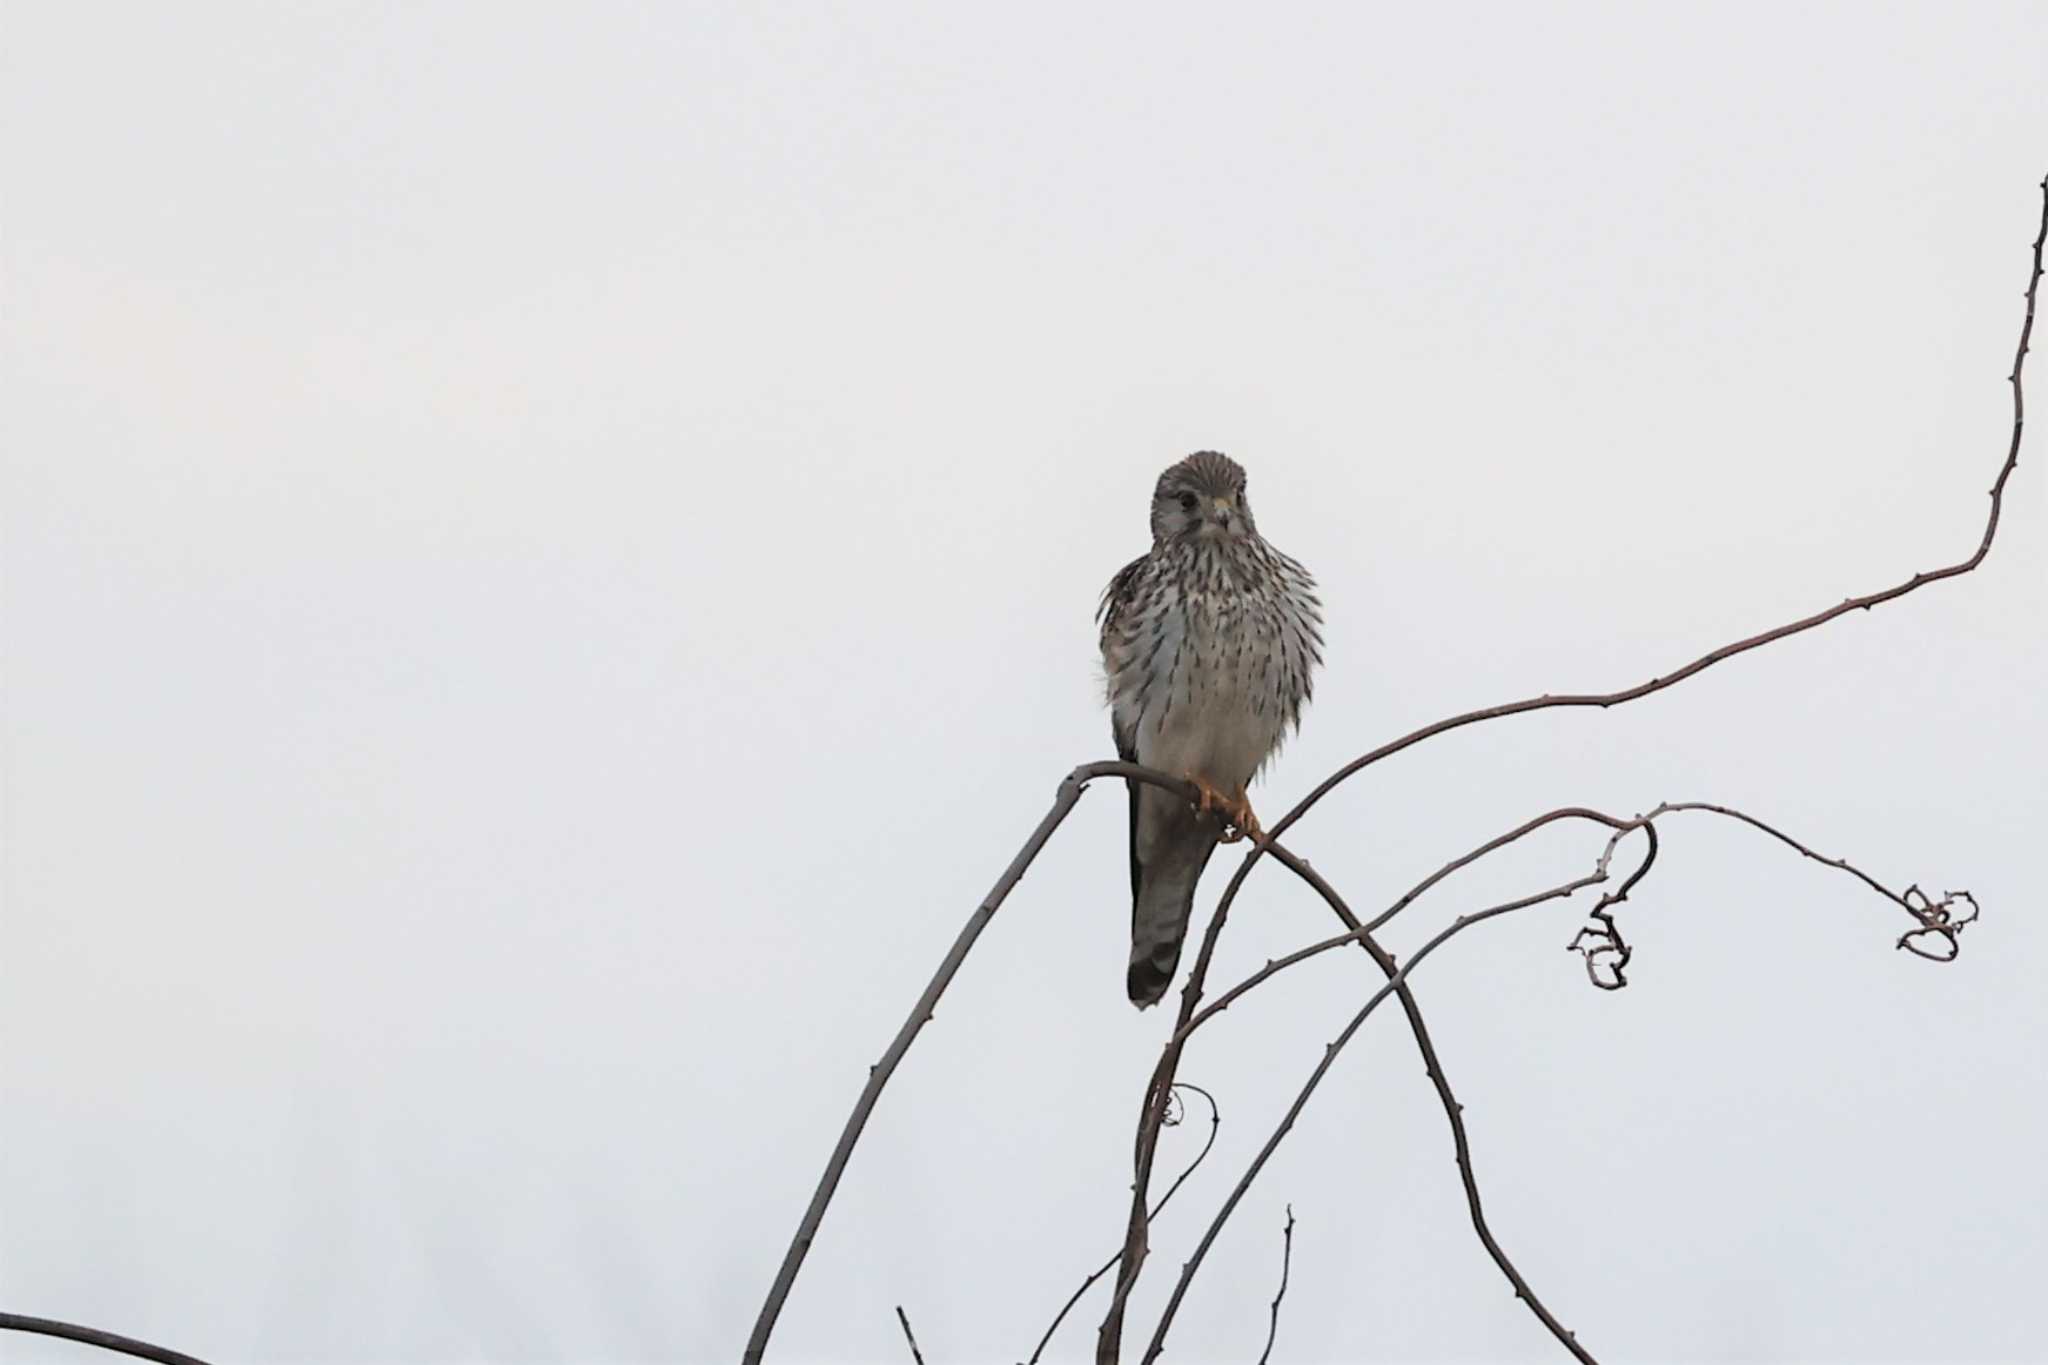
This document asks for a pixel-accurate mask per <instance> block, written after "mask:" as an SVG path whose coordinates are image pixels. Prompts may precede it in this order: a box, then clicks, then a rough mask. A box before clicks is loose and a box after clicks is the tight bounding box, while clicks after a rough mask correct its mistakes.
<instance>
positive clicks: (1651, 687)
mask: <svg viewBox="0 0 2048 1365" xmlns="http://www.w3.org/2000/svg"><path fill="white" fill-rule="evenodd" d="M2041 191H2042V205H2041V222H2040V228H2039V230H2038V231H2037V232H2036V234H2035V236H2034V241H2033V244H2032V259H2031V263H2030V267H2029V273H2028V276H2027V288H2026V294H2025V298H2026V309H2025V314H2024V317H2023V318H2022V320H2021V324H2020V335H2019V343H2018V345H2017V347H2016V348H2015V351H2014V354H2013V367H2012V372H2011V374H2010V375H2008V376H2007V379H2008V382H2010V383H2011V385H2012V389H2013V420H2012V435H2011V439H2010V442H2009V443H2008V446H2007V450H2006V456H2005V460H2004V463H2003V464H2001V465H2000V466H1999V470H1998V474H1997V476H1996V478H1995V479H1994V480H1993V481H1992V485H1991V488H1990V492H1989V496H1990V499H1991V506H1990V508H1989V510H1988V512H1987V514H1986V517H1985V522H1984V530H1983V533H1982V535H1981V536H1980V537H1979V540H1978V543H1977V546H1976V549H1975V550H1974V551H1973V552H1972V553H1971V554H1970V555H1969V556H1968V557H1967V558H1964V559H1962V560H1959V561H1957V562H1956V563H1954V564H1950V565H1946V566H1943V567H1940V568H1937V569H1932V570H1927V571H1924V572H1920V573H1916V574H1914V575H1913V576H1912V577H1911V578H1909V579H1906V580H1905V581H1903V582H1901V583H1897V584H1894V585H1893V586H1891V587H1889V588H1885V589H1882V590H1880V591H1877V592H1873V593H1869V594H1866V595H1865V596H1862V597H1850V598H1846V599H1844V600H1843V601H1842V602H1840V603H1838V604H1837V605H1835V606H1832V607H1827V608H1824V609H1822V610H1820V611H1816V612H1814V613H1812V614H1811V615H1808V616H1803V617H1800V618H1798V619H1796V620H1793V621H1790V622H1787V623H1786V624H1784V625H1781V626H1776V627H1773V628H1772V629H1769V630H1765V631H1760V632H1758V633H1757V634H1755V635H1749V636H1745V637H1743V638H1742V639H1739V640H1735V641H1732V642H1730V643H1728V644H1725V645H1722V646H1720V647H1718V648H1716V649H1712V650H1709V651H1708V652H1707V653H1705V654H1702V655H1700V656H1699V657H1698V658H1695V659H1693V660H1692V661H1690V662H1689V663H1686V664H1684V665H1682V666H1681V667H1679V668H1677V669H1675V670H1673V671H1671V672H1669V673H1665V674H1660V675H1658V676H1657V677H1653V678H1651V679H1649V680H1648V681H1647V682H1642V683H1638V684H1636V685H1635V686H1633V687H1626V688H1621V689H1619V690H1617V691H1613V692H1601V693H1568V694H1561V695H1558V694H1551V693H1545V694H1543V695H1541V696H1537V697H1528V698H1524V699H1523V700H1521V701H1514V702H1507V703H1504V704H1501V705H1498V706H1489V707H1482V708H1480V709H1478V710H1473V711H1466V712H1462V713H1460V714H1458V715H1455V716H1450V717H1447V718H1445V719H1443V720H1439V721H1435V722H1433V723H1431V724H1429V725H1425V726H1422V727H1421V728H1419V729H1416V730H1412V731H1410V732H1409V733H1407V734H1405V735H1403V736H1401V737H1400V738H1398V739H1394V740H1390V741H1389V742H1387V743H1385V744H1383V745H1381V746H1380V747H1378V748H1376V749H1373V750H1370V751H1369V752H1367V753H1364V754H1361V755H1360V756H1359V757H1357V758H1355V759H1353V760H1352V761H1351V762H1349V763H1347V764H1345V765H1344V766H1343V767H1342V768H1339V769H1338V770H1337V771H1336V772H1334V773H1332V774H1331V775H1330V776H1329V777H1327V778H1325V779H1324V780H1323V781H1322V782H1321V783H1319V784H1318V785H1317V786H1316V787H1315V788H1314V789H1313V790H1312V791H1310V792H1309V794H1308V795H1307V796H1304V797H1303V798H1302V799H1301V800H1300V801H1299V802H1297V803H1296V804H1295V805H1294V807H1293V809H1291V810H1289V811H1288V812H1287V813H1286V814H1285V815H1284V816H1282V817H1281V818H1280V820H1279V821H1278V822H1277V823H1275V824H1274V825H1273V827H1272V829H1271V830H1270V831H1269V832H1268V834H1267V836H1266V837H1264V838H1262V839H1259V840H1257V841H1255V842H1254V843H1253V846H1252V847H1251V849H1250V850H1249V851H1248V852H1247V853H1246V854H1245V856H1244V858H1243V860H1241V861H1240V862H1239V864H1238V866H1237V869H1236V871H1235V872H1233V873H1232V874H1231V878H1230V882H1229V883H1228V885H1226V886H1225V887H1224V890H1223V895H1222V897H1221V898H1220V899H1219V900H1218V902H1217V906H1216V911H1215V913H1214V914H1213V915H1212V916H1211V917H1210V921H1209V927H1208V930H1207V932H1206V933H1205V934H1204V936H1203V939H1202V946H1201V950H1200V952H1199V953H1198V954H1197V956H1196V959H1195V965H1194V967H1193V969H1192V970H1191V971H1190V972H1189V975H1188V981H1187V984H1186V985H1185V986H1184V987H1183V988H1182V991H1181V1009H1180V1012H1179V1016H1178V1018H1177V1020H1176V1023H1175V1031H1176V1033H1178V1032H1179V1030H1180V1029H1182V1028H1184V1027H1186V1025H1187V1023H1188V1021H1189V1020H1190V1018H1191V1017H1192V1016H1193V1014H1194V1009H1195V1005H1196V1003H1197V1002H1198V1001H1199V1000H1200V998H1201V992H1202V988H1203V985H1204V983H1205V981H1206V979H1207V974H1208V966H1209V963H1210V961H1211V959H1212V958H1213V956H1214V953H1215V945H1216V941H1217V939H1218V938H1219V937H1220V936H1221V934H1222V929H1223V925H1224V923H1225V922H1226V921H1227V919H1228V917H1229V913H1230V907H1231V905H1232V904H1233V903H1235V901H1236V899H1237V895H1238V892H1239V890H1240V889H1242V887H1243V885H1244V882H1245V878H1246V877H1248V876H1249V875H1250V873H1251V870H1252V868H1253V867H1254V866H1255V865H1256V864H1257V863H1258V861H1259V859H1260V858H1261V857H1262V856H1263V855H1264V854H1265V853H1267V852H1268V851H1270V850H1271V849H1272V848H1274V847H1275V842H1274V841H1276V840H1277V839H1278V837H1279V836H1280V835H1282V834H1284V833H1286V832H1287V831H1288V830H1289V829H1290V828H1292V827H1293V826H1294V824H1295V822H1297V821H1298V820H1300V819H1301V818H1302V817H1303V816H1304V815H1306V814H1307V813H1308V812H1309V810H1310V809H1311V808H1313V807H1314V806H1315V804H1316V803H1317V802H1318V801H1321V800H1322V799H1323V797H1325V796H1327V795H1329V793H1330V792H1332V791H1334V790H1335V789H1336V788H1337V787H1338V786H1339V785H1340V784H1342V783H1343V782H1345V781H1346V780H1348V779H1349V778H1351V777H1352V776H1353V775H1355V774H1357V773H1359V772H1362V771H1363V770H1364V769H1366V768H1368V767H1370V766H1372V765H1373V764H1375V763H1378V762H1379V761H1380V760H1382V759H1384V758H1389V757H1391V756H1393V755H1394V754H1397V753H1400V752H1401V751H1402V750H1404V749H1408V748H1411V747H1413V746H1414V745H1416V744H1420V743H1421V742H1423V741H1424V740H1427V739H1430V738H1433V737H1435V736H1437V735H1440V734H1444V733H1447V732H1449V731H1451V730H1456V729H1461V728H1463V727H1464V726H1467V725H1474V724H1478V723H1479V722H1481V721H1488V720H1497V719H1500V718H1503V717H1506V716H1511V715H1519V714H1521V713H1523V712H1528V711H1541V710H1548V709H1551V708H1554V707H1590V706H1597V707H1599V708H1601V709H1602V710H1605V709H1607V708H1608V707H1611V706H1617V705H1621V704H1623V703H1625V702H1630V701H1635V700H1637V699H1639V698H1642V697H1646V696H1649V695H1650V694H1652V693H1654V692H1661V691H1663V690H1664V689H1666V688H1668V687H1672V686H1675V685H1676V684H1678V683H1680V682H1683V681H1684V680H1685V679H1687V678H1690V677H1692V676H1693V675H1694V674H1697V673H1701V672H1704V671H1705V670H1706V669H1708V668H1711V667H1713V666H1714V665H1715V664H1717V663H1720V662H1722V661H1723V660H1726V659H1730V658H1733V657H1735V656H1736V655H1738V654H1745V653H1748V652H1749V651H1750V650H1753V649H1759V648H1762V647H1763V646H1764V645H1767V644H1771V643H1773V642H1775V641H1778V640H1782V639H1786V638H1788V637H1790V636H1793V635H1798V634H1802V633H1804V632H1806V631H1809V630H1813V629H1815V628H1817V627H1819V626H1822V625H1825V624H1827V623H1828V622H1830V621H1832V620H1834V619H1835V618H1837V617H1839V616H1846V615H1848V614H1849V613H1850V612H1852V611H1856V610H1859V609H1861V610H1864V611H1868V610H1870V609H1871V608H1872V607H1875V606H1877V605H1879V604H1881V603H1884V602H1889V601H1892V600H1893V599H1895V598H1899V597H1904V596H1905V595H1906V594H1908V593H1910V592H1914V591H1916V590H1917V589H1919V588H1922V587H1925V586H1926V585H1927V584H1929V583H1934V582H1939V581H1941V580H1942V579H1947V578H1954V577H1957V576H1958V575H1961V574H1965V573H1969V572H1971V571H1972V570H1974V569H1975V568H1976V567H1977V566H1978V565H1979V564H1981V563H1982V562H1983V561H1984V558H1985V556H1986V555H1988V554H1989V553H1990V550H1991V543H1992V540H1993V538H1994V537H1995V536H1996V534H1997V531H1998V522H1999V516H2000V512H2001V510H2002V508H2003V505H2004V496H2005V485H2006V482H2007V480H2009V479H2010V478H2011V477H2012V473H2013V471H2014V470H2015V469H2016V468H2017V467H2018V465H2019V453H2020V441H2021V437H2022V435H2023V433H2024V431H2025V427H2026V399H2025V388H2024V383H2023V377H2024V373H2025V368H2026V357H2027V352H2028V349H2029V342H2030V340H2031V338H2032V336H2033V330H2034V314H2035V307H2036V301H2037V295H2038V292H2039V289H2040V283H2041V275H2042V249H2043V244H2044V242H2048V177H2043V179H2042V181H2041ZM1921 899H1922V900H1923V901H1925V900H1926V897H1925V895H1924V893H1923V894H1922V896H1921ZM1958 901H1964V902H1966V901H1967V898H1966V896H1962V895H1958V896H1955V897H1951V898H1945V899H1944V901H1942V902H1940V903H1938V904H1931V905H1929V906H1927V907H1926V908H1927V909H1928V911H1929V913H1930V914H1934V915H1939V914H1943V913H1946V912H1947V910H1948V907H1949V906H1950V905H1951V904H1952V903H1953V902H1958ZM1967 903H1968V904H1969V905H1970V906H1971V907H1972V909H1974V902H1967ZM1909 908H1910V907H1909ZM1961 922H1963V923H1967V922H1968V917H1967V916H1966V917H1964V918H1963V919H1962V921H1961ZM1609 923H1610V927H1611V921H1609ZM1924 927H1926V928H1929V929H1935V926H1934V925H1932V924H1928V925H1925V926H1924ZM1935 932H1937V933H1938V932H1939V931H1938V929H1937V930H1935ZM1946 942H1947V944H1948V947H1949V948H1950V950H1951V951H1950V953H1949V955H1950V956H1952V955H1953V951H1952V950H1953V948H1954V940H1953V937H1952V936H1949V937H1948V938H1947V939H1946ZM1899 946H1901V947H1907V948H1910V949H1911V950H1912V951H1914V952H1917V953H1920V954H1921V955H1922V956H1931V957H1938V956H1940V955H1941V954H1940V953H1939V952H1938V951H1924V950H1923V948H1922V947H1921V946H1920V944H1919V943H1918V942H1917V941H1916V939H1915V935H1914V934H1912V933H1909V934H1907V935H1906V936H1905V937H1904V938H1902V939H1901V941H1900V945H1899ZM1594 951H1595V952H1599V951H1606V952H1607V953H1608V954H1609V956H1608V957H1607V958H1604V959H1602V960H1603V961H1605V962H1607V963H1608V964H1609V965H1610V966H1625V965H1626V961H1627V945H1626V943H1625V942H1623V941H1622V940H1621V939H1620V937H1619V935H1618V934H1616V935H1614V937H1613V941H1612V943H1611V945H1606V946H1605V947H1604V948H1596V949H1595V950H1594ZM1594 967H1595V958H1594V956H1593V954H1592V953H1589V954H1588V957H1587V971H1588V975H1589V976H1591V977H1592V979H1593V980H1594V982H1595V984H1604V983H1603V982H1602V979H1601V977H1600V976H1599V975H1598V973H1597V972H1596V971H1595V970H1594ZM1617 984H1618V983H1617ZM1171 1046H1172V1045H1171V1044H1169V1047H1171ZM1178 1060H1179V1054H1178V1050H1177V1049H1176V1050H1174V1051H1173V1053H1172V1055H1171V1057H1170V1059H1168V1062H1167V1065H1166V1066H1165V1067H1164V1068H1163V1072H1164V1075H1165V1076H1166V1077H1168V1078H1170V1077H1171V1075H1172V1074H1173V1071H1174V1069H1175V1067H1176V1066H1177V1065H1178ZM1156 1074H1158V1073H1155V1075H1156ZM1159 1108H1160V1101H1159V1098H1158V1096H1157V1094H1156V1092H1150V1091H1148V1094H1147V1097H1146V1103H1145V1107H1144V1110H1143V1111H1142V1116H1141V1118H1140V1120H1139V1126H1138V1141H1137V1153H1136V1159H1135V1162H1134V1165H1135V1167H1136V1173H1137V1178H1136V1181H1135V1183H1134V1189H1133V1193H1132V1210H1133V1212H1132V1214H1131V1215H1130V1217H1129V1218H1128V1219H1127V1221H1126V1227H1125V1248H1124V1267H1123V1273H1122V1275H1121V1276H1120V1277H1119V1280H1118V1285H1117V1293H1116V1297H1115V1299H1114V1301H1113V1302H1112V1304H1111V1307H1110V1312H1109V1314H1108V1316H1106V1317H1105V1318H1104V1320H1103V1323H1102V1326H1101V1329H1100V1331H1099V1333H1098V1335H1097V1343H1096V1361H1097V1365H1116V1361H1117V1360H1118V1357H1119V1351H1120V1343H1121V1339H1122V1335H1123V1307H1124V1304H1125V1302H1126V1301H1127V1299H1128V1298H1129V1296H1130V1293H1131V1290H1132V1288H1133V1286H1134V1284H1135V1282H1136V1278H1137V1275H1138V1274H1139V1272H1140V1271H1141V1270H1142V1269H1143V1262H1144V1252H1145V1245H1144V1226H1143V1216H1142V1211H1143V1209H1144V1200H1145V1190H1146V1187H1147V1185H1148V1183H1149V1181H1150V1178H1151V1165H1152V1162H1151V1156H1150V1152H1149V1150H1148V1148H1149V1146H1150V1145H1151V1144H1153V1143H1156V1141H1157V1129H1158V1110H1159ZM1148 1134H1150V1137H1149V1138H1148ZM1496 1259H1500V1258H1498V1257H1497V1258H1496Z"/></svg>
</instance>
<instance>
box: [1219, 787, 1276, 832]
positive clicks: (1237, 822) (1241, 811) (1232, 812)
mask: <svg viewBox="0 0 2048 1365" xmlns="http://www.w3.org/2000/svg"><path fill="white" fill-rule="evenodd" d="M1223 818H1224V819H1225V820H1228V821H1229V822H1230V828H1229V829H1227V830H1225V831H1224V832H1223V837H1222V838H1221V839H1219V840H1218V841H1217V842H1219V843H1225V844H1234V843H1236V842H1237V841H1238V840H1240V839H1250V840H1252V841H1253V842H1254V843H1256V842H1258V840H1259V839H1260V838H1261V837H1262V836H1263V835H1264V834H1265V832H1266V831H1265V830H1264V829H1262V828H1260V827H1259V817H1258V816H1256V815H1254V814H1252V803H1251V798H1250V797H1248V796H1246V795H1245V794H1244V793H1242V792H1240V793H1238V796H1237V799H1236V800H1234V801H1226V802H1225V803H1224V804H1223Z"/></svg>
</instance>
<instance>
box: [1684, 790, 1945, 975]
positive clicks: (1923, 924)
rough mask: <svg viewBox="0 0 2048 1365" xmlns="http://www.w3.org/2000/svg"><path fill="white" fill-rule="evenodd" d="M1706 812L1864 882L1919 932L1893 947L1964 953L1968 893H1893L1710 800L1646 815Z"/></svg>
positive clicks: (1840, 861) (1931, 954)
mask: <svg viewBox="0 0 2048 1365" xmlns="http://www.w3.org/2000/svg"><path fill="white" fill-rule="evenodd" d="M1684 811H1704V812H1706V813H1707V814H1710V815H1721V816H1726V817H1727V818H1728V819H1730V820H1739V821H1741V822H1742V823H1743V824H1745V825H1748V826H1749V827H1750V828H1752V829H1757V830H1761V831H1762V832H1764V833H1765V834H1768V835H1770V836H1771V837H1772V838H1773V839H1776V840H1777V841H1778V842H1779V843H1781V844H1783V845H1785V846H1786V847H1787V848H1790V849H1792V850H1794V851H1795V852H1797V853H1799V854H1800V855H1801V856H1803V857H1807V858H1811V859H1812V860H1813V861H1814V862H1817V863H1819V864H1820V865H1821V866H1822V867H1832V868H1834V869H1836V870H1837V871H1840V872H1846V873H1848V874H1849V875H1850V876H1852V877H1854V878H1856V879H1857V880H1858V881H1860V882H1862V883H1863V884H1864V885H1865V886H1867V887H1869V888H1870V889H1871V890H1872V891H1875V892H1877V894H1878V895H1880V896H1883V897H1884V898H1885V899H1886V900H1888V901H1891V902H1892V903H1893V904H1894V905H1897V906H1898V907H1899V908H1900V909H1902V910H1904V911H1905V912H1906V913H1907V914H1909V915H1911V916H1912V917H1913V918H1914V919H1915V920H1916V921H1918V922H1919V926H1920V927H1919V928H1917V929H1908V930H1907V931H1906V932H1905V933H1903V934H1901V935H1899V941H1898V942H1897V943H1896V944H1895V945H1893V946H1895V947H1899V948H1904V949H1906V950H1907V951H1909V952H1911V953H1914V954H1916V955H1917V956H1920V957H1924V958H1927V959H1928V960H1929V961H1933V962H1953V961H1955V959H1956V954H1957V953H1959V952H1961V951H1962V942H1961V936H1962V932H1963V930H1964V929H1965V928H1967V927H1968V926H1969V925H1970V924H1972V923H1974V922H1975V921H1976V919H1977V898H1976V897H1975V896H1972V895H1971V894H1970V893H1969V892H1967V891H1944V892H1942V893H1941V899H1940V900H1938V901H1936V900H1930V899H1929V898H1928V895H1927V893H1926V892H1925V891H1922V890H1921V889H1920V887H1919V886H1918V885H1917V884H1915V885H1913V886H1909V887H1907V888H1906V889H1905V890H1904V891H1894V890H1892V889H1891V888H1890V887H1888V886H1886V885H1885V884H1884V883H1883V882H1881V881H1879V880H1878V879H1877V878H1875V877H1873V876H1871V875H1870V874H1869V873H1868V872H1865V871H1864V870H1863V869H1862V868H1860V867H1857V866H1855V865H1854V864H1853V863H1851V862H1849V860H1848V859H1846V858H1829V857H1826V856H1824V855H1822V854H1819V853H1815V852H1814V851H1813V850H1812V849H1810V848H1808V847H1807V846H1806V845H1805V844H1802V843H1800V842H1799V841H1798V840H1797V839H1795V838H1793V837H1792V836H1791V835H1789V834H1787V833H1785V831H1783V830H1781V829H1779V828H1777V827H1776V826H1774V825H1768V824H1765V823H1764V822H1763V821H1762V820H1759V819H1757V818H1756V817H1755V816H1754V815H1750V814H1747V813H1745V812H1743V811H1739V810H1736V809H1734V808H1733V807H1730V806H1717V805H1714V804H1713V803H1712V802H1708V801H1666V802H1663V803H1662V804H1660V805H1659V806H1658V807H1657V809H1655V810H1653V811H1651V812H1650V817H1651V818H1652V819H1654V818H1656V817H1657V816H1659V815H1663V814H1665V813H1666V812H1684Z"/></svg>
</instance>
